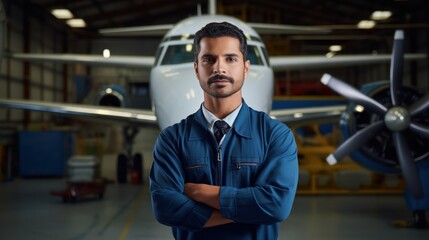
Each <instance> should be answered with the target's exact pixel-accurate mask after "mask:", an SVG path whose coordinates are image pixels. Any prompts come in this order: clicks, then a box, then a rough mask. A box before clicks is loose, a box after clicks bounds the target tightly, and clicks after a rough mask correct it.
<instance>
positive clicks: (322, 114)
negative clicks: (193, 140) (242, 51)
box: [0, 99, 346, 126]
mask: <svg viewBox="0 0 429 240" xmlns="http://www.w3.org/2000/svg"><path fill="white" fill-rule="evenodd" d="M0 107H6V108H14V109H22V110H31V111H40V112H48V113H54V114H59V115H66V116H77V117H83V118H90V119H94V120H102V121H106V120H108V121H117V122H122V123H130V124H137V125H143V124H149V125H156V124H157V118H156V116H155V114H154V112H153V111H150V110H137V109H131V108H116V107H104V106H94V105H84V104H71V103H53V102H46V101H36V100H23V99H0ZM345 109H346V106H345V105H336V106H327V107H309V108H293V109H286V110H272V111H271V112H270V113H269V114H270V116H271V117H272V118H274V119H277V120H279V121H281V122H283V123H286V124H290V125H295V126H296V125H298V124H305V123H308V122H315V119H317V122H318V123H322V122H333V121H337V120H338V119H339V117H340V115H341V113H342V112H344V110H345Z"/></svg>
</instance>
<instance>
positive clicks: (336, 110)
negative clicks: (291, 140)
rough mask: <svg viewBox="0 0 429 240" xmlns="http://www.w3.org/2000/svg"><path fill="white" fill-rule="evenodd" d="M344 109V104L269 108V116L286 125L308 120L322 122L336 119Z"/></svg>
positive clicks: (308, 121) (295, 124)
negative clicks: (279, 108)
mask: <svg viewBox="0 0 429 240" xmlns="http://www.w3.org/2000/svg"><path fill="white" fill-rule="evenodd" d="M345 109H346V105H335V106H326V107H306V108H291V109H281V110H271V111H270V116H271V117H272V118H274V119H277V120H279V121H280V122H283V123H286V124H288V125H294V126H297V125H299V124H306V123H310V122H313V123H314V122H317V123H323V122H334V121H338V120H339V119H340V116H341V114H342V113H343V112H344V111H345ZM316 119H317V120H316Z"/></svg>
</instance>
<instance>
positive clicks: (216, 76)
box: [207, 74, 234, 84]
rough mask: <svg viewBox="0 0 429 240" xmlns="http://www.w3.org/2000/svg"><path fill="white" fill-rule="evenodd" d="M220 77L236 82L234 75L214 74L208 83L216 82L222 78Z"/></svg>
mask: <svg viewBox="0 0 429 240" xmlns="http://www.w3.org/2000/svg"><path fill="white" fill-rule="evenodd" d="M220 79H226V80H228V81H230V82H234V79H233V78H232V77H228V76H226V75H223V74H217V75H214V76H213V77H210V78H209V80H208V81H207V83H208V84H211V83H214V82H215V81H216V80H220Z"/></svg>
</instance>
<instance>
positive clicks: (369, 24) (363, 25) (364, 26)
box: [357, 20, 375, 29]
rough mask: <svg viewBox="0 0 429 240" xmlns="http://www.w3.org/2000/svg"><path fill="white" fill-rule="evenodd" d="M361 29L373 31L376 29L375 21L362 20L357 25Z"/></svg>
mask: <svg viewBox="0 0 429 240" xmlns="http://www.w3.org/2000/svg"><path fill="white" fill-rule="evenodd" d="M357 27H358V28H360V29H371V28H374V27H375V21H373V20H362V21H360V22H359V23H358V24H357Z"/></svg>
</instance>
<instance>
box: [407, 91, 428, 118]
mask: <svg viewBox="0 0 429 240" xmlns="http://www.w3.org/2000/svg"><path fill="white" fill-rule="evenodd" d="M428 107H429V93H428V94H426V95H424V96H423V97H422V98H420V99H419V100H418V101H416V102H415V103H413V104H412V105H411V106H410V107H409V108H408V112H409V113H410V114H411V116H415V115H417V114H419V113H421V112H422V111H424V110H426V108H428ZM428 110H429V109H428Z"/></svg>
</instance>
